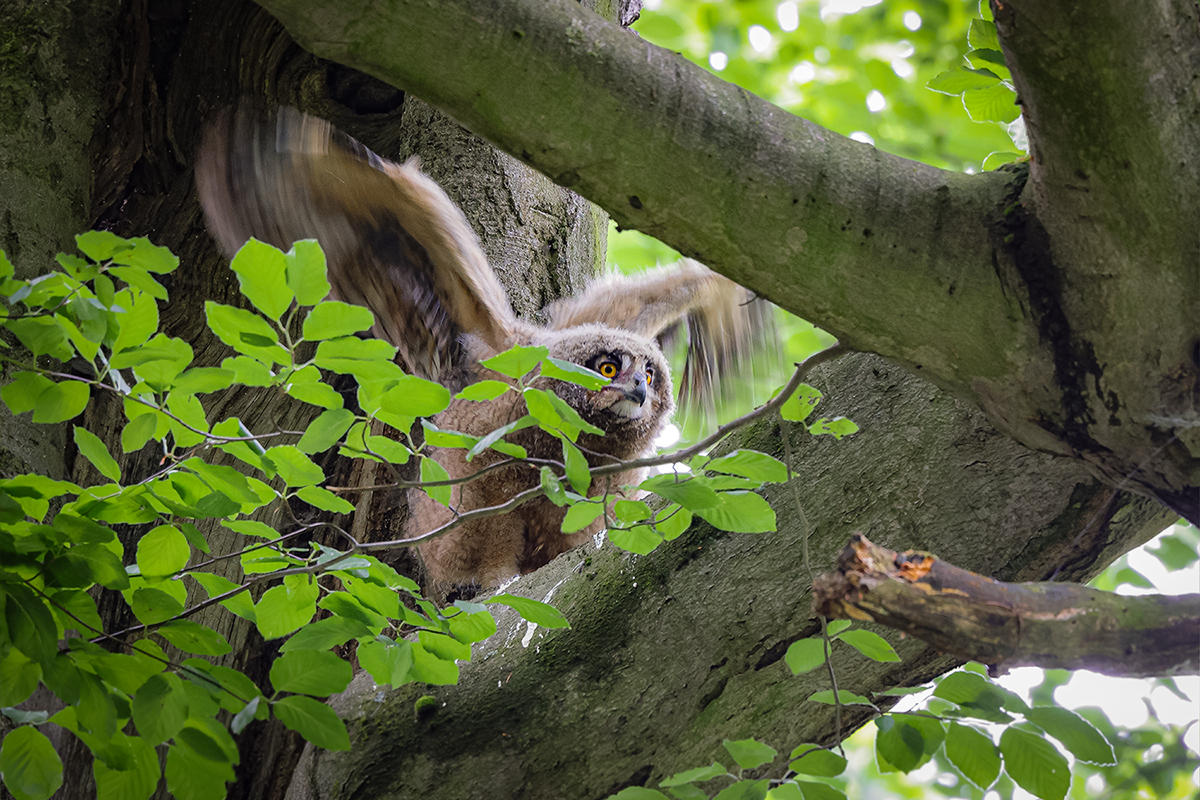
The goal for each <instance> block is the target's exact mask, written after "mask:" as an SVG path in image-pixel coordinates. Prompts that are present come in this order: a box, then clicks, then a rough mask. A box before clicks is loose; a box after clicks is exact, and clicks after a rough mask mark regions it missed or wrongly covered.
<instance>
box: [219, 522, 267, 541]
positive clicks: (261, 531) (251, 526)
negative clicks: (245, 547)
mask: <svg viewBox="0 0 1200 800" xmlns="http://www.w3.org/2000/svg"><path fill="white" fill-rule="evenodd" d="M221 524H222V525H223V526H225V527H226V528H229V529H230V530H231V531H237V532H238V533H240V534H242V535H243V536H257V537H259V538H260V539H266V540H268V541H274V540H276V539H278V538H279V531H277V530H275V529H274V528H272V527H271V526H270V525H268V524H267V523H265V522H259V521H258V520H256V519H237V520H226V521H225V522H222V523H221Z"/></svg>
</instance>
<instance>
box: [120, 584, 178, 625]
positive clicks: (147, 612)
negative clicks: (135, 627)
mask: <svg viewBox="0 0 1200 800" xmlns="http://www.w3.org/2000/svg"><path fill="white" fill-rule="evenodd" d="M129 607H130V608H132V609H133V615H134V616H135V617H137V618H138V622H141V623H142V624H143V625H155V624H157V623H159V622H166V621H167V620H169V619H171V617H176V616H179V615H180V614H182V613H183V603H181V602H179V601H178V600H176V599H175V598H174V597H172V596H171V595H169V594H167V593H166V592H164V591H162V590H160V589H146V588H142V589H134V590H133V593H132V595H130V596H129Z"/></svg>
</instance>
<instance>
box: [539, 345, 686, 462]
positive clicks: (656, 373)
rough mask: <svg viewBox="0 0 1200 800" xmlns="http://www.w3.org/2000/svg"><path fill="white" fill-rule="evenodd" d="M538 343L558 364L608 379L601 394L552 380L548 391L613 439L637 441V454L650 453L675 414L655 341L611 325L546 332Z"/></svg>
mask: <svg viewBox="0 0 1200 800" xmlns="http://www.w3.org/2000/svg"><path fill="white" fill-rule="evenodd" d="M538 338H539V340H540V341H537V342H535V343H536V344H541V345H544V346H546V347H547V348H549V350H550V355H551V356H552V357H554V358H558V359H562V360H563V361H570V362H571V363H573V364H579V365H581V366H584V367H587V368H588V369H590V370H592V371H594V372H597V373H599V374H600V375H602V376H603V377H605V378H608V379H609V381H610V382H609V384H608V385H607V386H604V387H602V388H600V389H596V390H589V389H585V388H583V387H582V386H577V385H575V384H571V383H566V382H563V381H558V380H550V381H548V382H547V384H546V385H545V386H543V387H542V388H549V389H552V390H553V391H554V393H555V394H557V395H558V396H559V397H561V398H562V399H563V400H565V401H566V402H567V404H568V405H570V406H571V407H572V408H574V409H575V410H576V411H578V412H579V414H580V416H582V417H583V418H584V419H585V420H587V421H588V422H590V423H592V424H593V425H596V426H597V427H599V428H602V429H603V430H605V431H606V432H607V433H608V435H609V436H614V435H617V436H625V435H632V436H634V437H635V438H636V439H637V440H638V442H639V443H641V444H640V446H639V448H638V452H640V451H641V450H642V449H645V448H646V447H649V444H650V442H652V441H653V440H654V438H655V437H656V436H658V434H659V433H661V432H662V429H663V428H664V427H665V426H666V424H667V422H668V421H670V419H671V414H672V412H673V411H674V410H675V401H674V399H673V397H674V389H673V387H672V385H671V374H670V370H669V368H668V366H667V360H666V359H665V358H664V357H663V354H662V351H661V350H659V348H658V345H657V344H655V342H654V341H653V340H651V339H647V338H646V337H644V336H639V335H637V334H634V333H629V332H628V331H623V330H619V329H617V328H610V327H608V326H607V325H597V324H591V325H579V326H576V327H573V328H567V329H565V330H558V331H552V332H551V331H547V332H545V334H543V335H542V336H540V337H538Z"/></svg>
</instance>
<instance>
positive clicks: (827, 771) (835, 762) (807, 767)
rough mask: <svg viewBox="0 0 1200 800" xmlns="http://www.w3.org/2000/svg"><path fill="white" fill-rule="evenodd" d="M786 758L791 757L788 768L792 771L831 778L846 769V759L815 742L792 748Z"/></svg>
mask: <svg viewBox="0 0 1200 800" xmlns="http://www.w3.org/2000/svg"><path fill="white" fill-rule="evenodd" d="M788 758H789V759H791V761H790V762H789V763H788V769H791V770H792V771H794V772H803V773H804V774H806V775H819V776H821V777H824V778H833V777H836V776H838V775H841V774H842V773H843V772H845V771H846V759H844V758H843V757H841V756H839V755H838V754H837V753H835V752H833V751H832V750H826V749H825V748H824V747H818V746H817V745H815V744H802V745H800V746H799V747H797V748H796V749H794V750H792V754H791V755H790V756H788Z"/></svg>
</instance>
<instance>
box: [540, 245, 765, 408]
mask: <svg viewBox="0 0 1200 800" xmlns="http://www.w3.org/2000/svg"><path fill="white" fill-rule="evenodd" d="M547 313H548V316H549V317H550V323H549V327H550V328H551V329H556V330H560V329H563V328H570V327H574V326H576V325H584V324H588V323H602V324H605V325H609V326H611V327H614V328H622V329H624V330H628V331H631V332H633V333H638V334H641V335H643V336H646V337H649V338H653V339H658V340H659V342H660V343H661V344H662V345H663V349H664V350H668V351H669V350H670V349H672V346H673V345H676V344H680V345H682V346H683V347H685V348H686V356H685V361H684V370H683V376H682V378H681V379H680V380H679V398H680V405H681V406H682V407H683V408H684V409H685V411H693V412H694V411H701V412H703V413H704V414H705V415H709V416H710V415H711V413H712V412H713V410H714V407H715V405H717V404H725V403H728V402H731V401H741V400H743V399H746V398H750V397H752V396H753V391H744V390H747V389H749V388H750V386H749V385H750V384H751V383H753V380H752V379H755V378H761V379H763V380H764V381H769V380H771V379H774V378H776V377H777V376H778V375H779V367H780V365H781V363H782V362H781V357H780V354H779V352H778V351H779V339H778V336H777V334H776V331H775V308H774V307H773V306H772V305H771V304H770V303H768V302H766V301H765V300H762V299H759V298H756V297H755V296H754V295H753V294H751V293H750V292H749V291H747V290H746V289H743V288H742V287H741V286H739V285H738V284H736V283H734V282H733V281H731V280H729V279H728V278H726V277H724V276H722V275H718V274H717V273H715V272H713V271H712V270H710V269H708V268H707V267H705V266H703V265H702V264H700V263H698V262H696V261H692V260H690V259H684V260H683V261H680V262H679V263H678V264H676V265H674V266H671V267H659V268H657V269H653V270H649V271H647V272H644V273H641V274H638V275H612V276H608V277H606V278H604V279H602V280H599V281H596V282H595V283H593V284H591V285H590V286H589V287H588V288H587V289H586V290H585V291H584V292H583V293H581V294H579V295H576V296H575V297H572V298H568V299H565V300H560V301H558V302H556V303H554V304H553V305H551V306H550V307H549V308H548V309H547ZM768 388H773V387H768Z"/></svg>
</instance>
